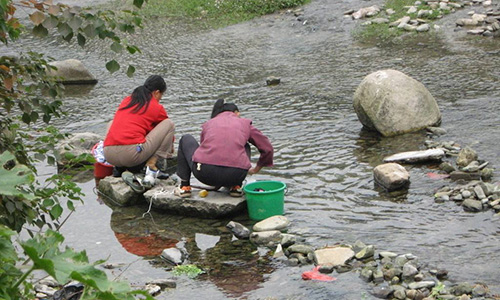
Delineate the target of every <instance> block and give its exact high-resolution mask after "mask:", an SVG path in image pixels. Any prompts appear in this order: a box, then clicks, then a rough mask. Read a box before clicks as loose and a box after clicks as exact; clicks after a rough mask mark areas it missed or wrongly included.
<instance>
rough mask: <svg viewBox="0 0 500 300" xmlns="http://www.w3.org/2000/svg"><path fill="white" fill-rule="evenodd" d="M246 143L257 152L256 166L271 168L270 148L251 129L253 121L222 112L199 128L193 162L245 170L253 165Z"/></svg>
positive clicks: (259, 135) (263, 137) (271, 150)
mask: <svg viewBox="0 0 500 300" xmlns="http://www.w3.org/2000/svg"><path fill="white" fill-rule="evenodd" d="M247 142H250V143H251V144H253V145H254V146H255V147H257V149H258V150H259V152H260V157H259V161H258V162H257V165H258V166H262V167H270V166H272V165H273V146H272V145H271V142H269V139H268V138H267V137H266V136H265V135H264V134H262V132H260V131H259V130H258V129H257V128H255V127H253V125H252V121H251V120H248V119H244V118H240V117H238V116H237V115H236V114H234V113H233V112H229V111H226V112H222V113H220V114H218V115H217V116H216V117H215V118H213V119H210V120H208V121H207V122H205V123H204V124H203V125H202V131H201V137H200V147H198V149H196V151H195V152H194V155H193V161H194V162H198V163H202V164H209V165H216V166H223V167H233V168H240V169H246V170H248V169H250V168H251V166H252V165H251V163H250V159H249V158H248V156H247V154H246V152H245V145H246V144H247Z"/></svg>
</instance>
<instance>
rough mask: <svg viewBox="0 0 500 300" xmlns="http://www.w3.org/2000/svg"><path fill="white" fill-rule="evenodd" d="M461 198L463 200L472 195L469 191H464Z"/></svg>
mask: <svg viewBox="0 0 500 300" xmlns="http://www.w3.org/2000/svg"><path fill="white" fill-rule="evenodd" d="M462 196H463V197H464V198H469V197H471V196H472V193H471V192H470V191H468V190H465V191H463V192H462Z"/></svg>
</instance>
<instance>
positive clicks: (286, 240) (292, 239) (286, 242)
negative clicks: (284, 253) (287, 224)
mask: <svg viewBox="0 0 500 300" xmlns="http://www.w3.org/2000/svg"><path fill="white" fill-rule="evenodd" d="M296 242H297V237H296V236H295V235H293V234H287V233H283V234H282V235H281V242H280V244H281V246H283V247H285V248H287V247H290V246H291V245H293V244H295V243H296Z"/></svg>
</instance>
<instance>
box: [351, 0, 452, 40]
mask: <svg viewBox="0 0 500 300" xmlns="http://www.w3.org/2000/svg"><path fill="white" fill-rule="evenodd" d="M414 3H415V0H386V2H385V3H384V6H383V7H382V8H381V12H382V13H381V14H379V15H382V16H383V11H385V10H387V9H392V10H394V11H395V13H394V14H392V15H390V16H386V17H387V18H388V19H389V23H388V24H369V25H366V26H362V27H360V28H358V29H356V30H355V31H354V32H353V35H354V38H355V39H357V40H359V41H363V42H367V43H375V44H378V45H394V44H401V43H402V42H403V39H401V37H402V36H403V35H405V37H408V36H409V37H417V36H418V34H417V33H416V32H411V33H410V32H408V31H405V30H403V29H398V28H396V27H390V26H389V24H390V23H392V22H394V21H397V20H399V19H400V18H402V17H404V16H409V17H410V18H411V19H412V20H413V19H416V18H417V13H412V14H407V13H406V12H407V11H408V7H409V6H412V5H414ZM424 3H425V2H424V1H422V4H420V5H418V6H417V12H418V11H420V10H432V9H431V7H430V6H429V5H427V4H424ZM450 13H451V12H450V11H449V10H439V11H438V10H436V9H434V10H432V13H431V14H430V15H428V16H426V17H420V19H424V20H426V21H428V22H429V23H430V22H432V20H436V19H438V18H440V16H442V15H447V14H450ZM376 17H379V16H376ZM367 20H369V19H367ZM429 34H432V33H427V35H429ZM434 38H435V37H434Z"/></svg>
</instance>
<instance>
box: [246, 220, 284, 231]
mask: <svg viewBox="0 0 500 300" xmlns="http://www.w3.org/2000/svg"><path fill="white" fill-rule="evenodd" d="M288 225H290V221H289V220H288V219H287V218H286V217H284V216H272V217H270V218H267V219H265V220H262V221H260V222H258V223H256V224H255V225H254V226H253V231H271V230H283V229H286V228H287V227H288Z"/></svg>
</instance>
